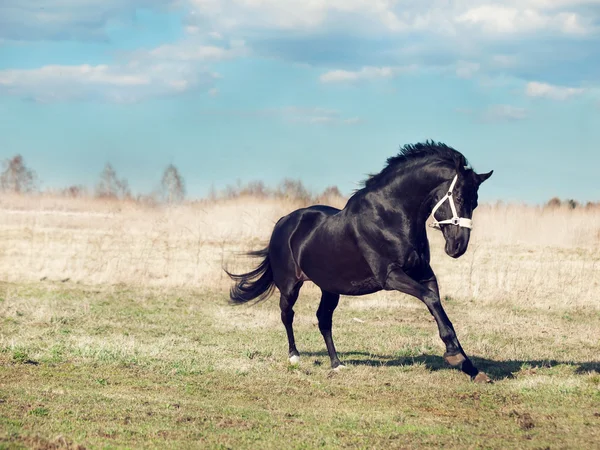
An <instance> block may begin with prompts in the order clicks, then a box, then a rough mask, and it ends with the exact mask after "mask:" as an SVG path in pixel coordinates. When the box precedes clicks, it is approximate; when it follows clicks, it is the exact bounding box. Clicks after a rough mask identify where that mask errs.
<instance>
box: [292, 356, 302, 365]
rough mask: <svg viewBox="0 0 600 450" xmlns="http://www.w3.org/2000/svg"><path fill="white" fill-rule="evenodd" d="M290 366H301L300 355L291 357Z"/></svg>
mask: <svg viewBox="0 0 600 450" xmlns="http://www.w3.org/2000/svg"><path fill="white" fill-rule="evenodd" d="M290 364H291V365H292V366H297V365H298V364H300V357H299V356H298V355H293V356H290Z"/></svg>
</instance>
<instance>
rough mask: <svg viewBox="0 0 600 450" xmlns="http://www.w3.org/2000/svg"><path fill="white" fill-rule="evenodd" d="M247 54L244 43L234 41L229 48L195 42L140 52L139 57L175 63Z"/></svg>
mask: <svg viewBox="0 0 600 450" xmlns="http://www.w3.org/2000/svg"><path fill="white" fill-rule="evenodd" d="M246 53H247V49H246V46H245V43H244V41H240V40H233V41H231V45H230V47H229V48H225V47H219V46H215V45H201V44H199V43H198V42H195V41H193V40H190V41H181V42H178V43H177V44H167V45H161V46H160V47H157V48H155V49H152V50H150V51H148V52H138V53H137V55H138V57H142V58H157V59H160V60H174V61H205V62H207V61H222V60H225V59H232V58H236V57H238V56H243V55H244V54H246Z"/></svg>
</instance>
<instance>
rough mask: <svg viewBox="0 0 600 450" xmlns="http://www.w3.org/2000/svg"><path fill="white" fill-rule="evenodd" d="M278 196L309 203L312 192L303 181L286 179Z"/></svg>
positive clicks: (280, 185) (280, 187) (281, 184)
mask: <svg viewBox="0 0 600 450" xmlns="http://www.w3.org/2000/svg"><path fill="white" fill-rule="evenodd" d="M278 191H279V192H278V194H279V195H280V196H282V197H285V198H291V199H294V200H302V201H308V200H310V199H311V195H310V192H308V189H306V188H305V187H304V184H303V183H302V181H301V180H293V179H291V178H285V179H284V180H283V181H282V182H281V183H280V184H279V189H278Z"/></svg>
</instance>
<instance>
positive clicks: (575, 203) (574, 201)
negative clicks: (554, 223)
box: [566, 198, 579, 209]
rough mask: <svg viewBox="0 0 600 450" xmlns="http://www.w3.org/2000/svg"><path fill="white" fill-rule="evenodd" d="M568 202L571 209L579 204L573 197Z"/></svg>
mask: <svg viewBox="0 0 600 450" xmlns="http://www.w3.org/2000/svg"><path fill="white" fill-rule="evenodd" d="M566 203H567V206H568V207H569V209H575V208H577V207H578V206H579V202H578V201H577V200H573V199H572V198H570V199H569V200H567V202H566Z"/></svg>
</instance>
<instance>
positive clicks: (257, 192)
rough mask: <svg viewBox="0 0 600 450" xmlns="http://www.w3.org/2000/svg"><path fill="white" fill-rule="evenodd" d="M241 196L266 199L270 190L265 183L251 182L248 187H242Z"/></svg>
mask: <svg viewBox="0 0 600 450" xmlns="http://www.w3.org/2000/svg"><path fill="white" fill-rule="evenodd" d="M240 195H247V196H251V197H258V198H266V197H268V196H269V189H268V188H267V187H266V186H265V183H264V182H263V181H260V180H259V181H250V182H249V183H248V184H247V185H246V186H244V187H242V189H241V191H240Z"/></svg>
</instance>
